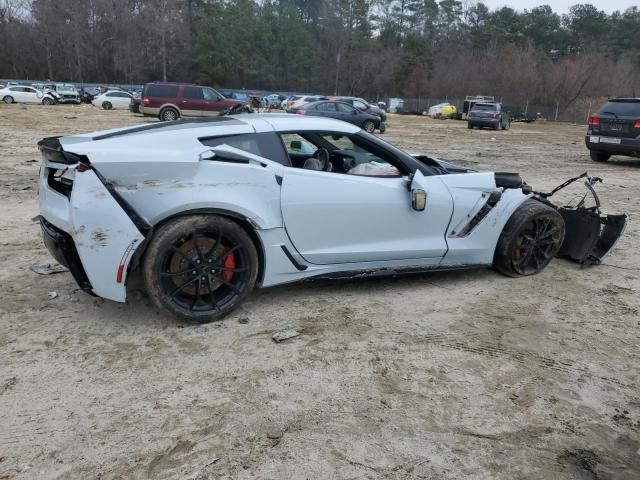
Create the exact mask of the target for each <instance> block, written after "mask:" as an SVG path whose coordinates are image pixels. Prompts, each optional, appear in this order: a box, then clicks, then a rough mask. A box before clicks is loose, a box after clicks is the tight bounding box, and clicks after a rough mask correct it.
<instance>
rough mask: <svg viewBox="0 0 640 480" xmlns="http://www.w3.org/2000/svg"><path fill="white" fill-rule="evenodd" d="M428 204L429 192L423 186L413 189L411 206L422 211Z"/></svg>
mask: <svg viewBox="0 0 640 480" xmlns="http://www.w3.org/2000/svg"><path fill="white" fill-rule="evenodd" d="M426 206H427V192H425V191H424V190H422V189H421V188H412V189H411V208H413V209H414V210H415V211H417V212H422V211H423V210H424V209H425V207H426Z"/></svg>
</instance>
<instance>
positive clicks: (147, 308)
mask: <svg viewBox="0 0 640 480" xmlns="http://www.w3.org/2000/svg"><path fill="white" fill-rule="evenodd" d="M495 279H504V280H505V281H509V280H510V279H508V278H507V277H503V276H501V275H499V274H497V273H496V272H494V271H493V270H491V269H489V268H474V269H459V270H448V271H432V272H420V273H408V274H403V275H385V276H380V275H378V276H360V277H355V278H348V279H345V278H340V279H322V278H318V279H308V280H303V281H299V282H295V283H288V284H284V285H278V286H274V287H268V288H256V289H255V290H254V291H253V293H252V294H251V295H250V296H249V298H248V299H247V303H250V304H251V305H250V307H248V308H249V309H250V312H255V311H256V310H258V311H259V310H260V303H261V298H263V299H264V300H265V301H266V300H267V297H268V302H269V303H270V304H274V303H277V304H286V303H289V302H290V303H291V306H292V307H294V306H295V305H297V303H298V300H299V299H300V298H303V297H315V296H325V297H346V296H357V295H373V296H375V295H376V293H378V292H379V293H380V294H382V293H383V292H386V291H388V290H389V289H392V290H394V291H396V290H398V291H410V290H412V289H415V288H424V287H425V286H426V287H427V288H432V289H434V292H433V293H434V294H435V293H436V291H438V290H441V289H445V290H450V289H453V288H458V287H460V284H461V283H464V284H471V283H473V282H478V281H485V280H487V281H491V280H495ZM101 308H102V309H104V310H106V312H104V314H103V316H104V317H106V318H109V317H110V316H111V315H110V314H109V313H108V312H109V311H113V315H117V316H119V317H120V316H122V314H123V309H124V311H125V312H126V315H127V317H128V318H129V319H130V320H131V322H136V323H139V324H144V325H147V326H153V325H157V326H162V327H171V326H176V327H182V326H186V325H194V324H195V323H190V322H188V321H184V320H181V319H179V318H177V317H174V316H172V315H171V314H169V313H168V312H165V311H163V310H161V309H158V308H157V307H156V306H155V305H154V304H153V302H152V300H151V299H150V298H149V296H148V295H147V294H146V291H145V290H144V287H143V284H142V280H141V278H140V275H139V274H138V273H137V272H136V273H134V274H132V275H131V276H130V277H129V281H128V285H127V304H120V303H115V302H110V301H103V302H101ZM246 313H248V312H247V310H246V308H243V305H240V307H239V308H238V309H237V310H235V311H234V312H232V313H231V314H229V315H228V316H227V317H225V318H223V319H221V320H219V321H222V322H225V321H227V322H228V321H229V320H233V319H235V317H240V316H243V315H245V314H246ZM214 323H215V322H214Z"/></svg>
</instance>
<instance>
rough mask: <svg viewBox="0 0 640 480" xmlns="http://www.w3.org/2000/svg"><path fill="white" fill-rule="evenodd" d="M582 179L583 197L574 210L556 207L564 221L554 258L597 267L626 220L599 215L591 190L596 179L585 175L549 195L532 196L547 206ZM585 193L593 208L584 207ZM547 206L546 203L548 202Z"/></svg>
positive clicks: (600, 180) (566, 207) (560, 186)
mask: <svg viewBox="0 0 640 480" xmlns="http://www.w3.org/2000/svg"><path fill="white" fill-rule="evenodd" d="M581 178H585V179H586V180H585V182H584V185H585V187H586V188H587V193H585V194H584V196H583V197H582V198H581V199H580V201H579V202H578V204H577V205H575V206H562V207H556V209H557V210H558V212H559V213H560V215H562V218H564V222H565V227H566V233H565V238H564V242H563V244H562V247H561V248H560V252H559V253H558V256H560V257H566V258H569V259H570V260H573V261H575V262H578V263H580V264H582V265H598V264H600V263H602V260H603V259H604V257H605V256H606V255H607V254H608V253H609V252H610V251H611V249H612V248H613V247H614V246H615V245H616V243H617V242H618V240H619V239H620V237H621V236H622V234H623V233H624V230H625V228H626V226H627V222H628V219H629V217H628V216H627V215H626V214H619V215H602V214H601V212H600V198H598V194H597V193H596V191H595V188H594V186H595V185H596V183H598V182H602V179H601V178H599V177H590V176H588V174H587V172H585V173H583V174H582V175H578V176H577V177H574V178H570V179H569V180H567V181H566V182H564V183H562V184H560V185H558V186H557V187H556V188H554V189H553V190H552V191H551V192H549V193H541V192H534V193H535V195H536V196H538V197H540V198H541V199H543V200H544V201H547V202H548V199H549V198H550V197H551V196H553V195H554V194H555V193H556V192H558V191H560V190H562V189H563V188H565V187H567V186H569V185H571V184H572V183H573V182H575V181H576V180H579V179H581ZM589 193H590V194H591V195H592V196H593V199H594V203H595V204H594V206H592V207H586V206H585V200H586V198H587V195H589ZM549 203H550V202H549Z"/></svg>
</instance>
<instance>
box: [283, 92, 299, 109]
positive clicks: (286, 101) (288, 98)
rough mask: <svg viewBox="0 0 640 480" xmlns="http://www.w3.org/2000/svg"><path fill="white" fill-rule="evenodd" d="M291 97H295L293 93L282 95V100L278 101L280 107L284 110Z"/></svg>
mask: <svg viewBox="0 0 640 480" xmlns="http://www.w3.org/2000/svg"><path fill="white" fill-rule="evenodd" d="M293 97H295V95H287V96H286V97H284V99H283V100H282V102H280V109H281V110H286V109H287V107H288V106H289V102H290V101H291V100H292V99H293Z"/></svg>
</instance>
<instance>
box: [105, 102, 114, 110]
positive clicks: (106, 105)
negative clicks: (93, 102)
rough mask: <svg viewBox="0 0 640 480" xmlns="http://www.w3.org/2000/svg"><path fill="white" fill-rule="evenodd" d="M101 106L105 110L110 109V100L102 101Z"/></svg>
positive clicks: (111, 106)
mask: <svg viewBox="0 0 640 480" xmlns="http://www.w3.org/2000/svg"><path fill="white" fill-rule="evenodd" d="M102 108H104V109H105V110H111V109H112V108H113V105H111V102H102Z"/></svg>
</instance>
